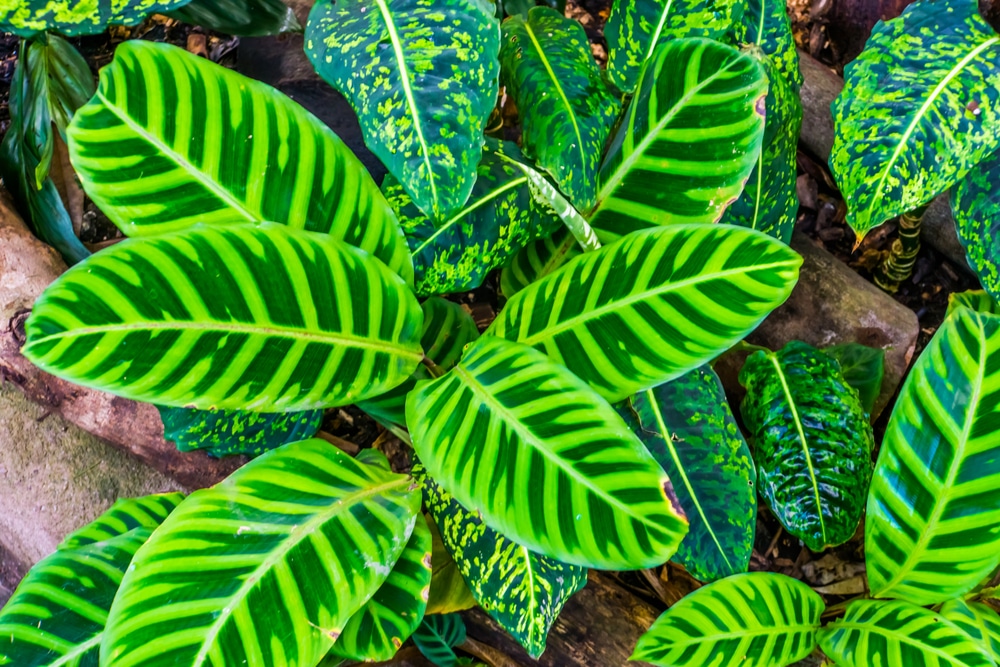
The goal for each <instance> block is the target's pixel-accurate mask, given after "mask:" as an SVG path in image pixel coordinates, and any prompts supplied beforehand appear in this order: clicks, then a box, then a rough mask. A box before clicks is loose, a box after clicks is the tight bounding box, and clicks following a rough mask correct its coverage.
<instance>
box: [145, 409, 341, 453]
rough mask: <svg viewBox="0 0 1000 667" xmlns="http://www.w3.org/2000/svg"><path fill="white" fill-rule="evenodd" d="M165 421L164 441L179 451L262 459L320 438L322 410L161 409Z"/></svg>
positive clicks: (161, 415)
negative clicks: (289, 445) (280, 449)
mask: <svg viewBox="0 0 1000 667" xmlns="http://www.w3.org/2000/svg"><path fill="white" fill-rule="evenodd" d="M157 407H158V409H159V411H160V418H161V419H162V420H163V439H164V440H169V441H171V442H173V443H174V444H175V445H176V446H177V449H178V451H182V452H190V451H194V450H196V449H204V450H205V451H207V452H208V454H209V456H215V457H223V456H231V455H233V454H244V455H246V456H251V457H253V456H260V455H261V454H263V453H264V452H267V451H270V450H272V449H275V448H277V447H280V446H281V445H284V444H287V443H289V442H297V441H299V440H305V439H306V438H311V437H313V436H314V435H316V431H318V430H319V427H320V425H321V424H322V423H323V411H322V410H306V411H304V412H248V411H246V410H194V409H192V408H170V407H166V406H163V405H161V406H157Z"/></svg>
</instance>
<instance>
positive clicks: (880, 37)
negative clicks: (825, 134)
mask: <svg viewBox="0 0 1000 667" xmlns="http://www.w3.org/2000/svg"><path fill="white" fill-rule="evenodd" d="M998 59H1000V36H998V35H997V34H996V33H995V32H994V31H993V29H992V28H991V27H990V26H989V24H987V23H986V22H985V21H984V20H983V19H982V18H981V17H980V15H979V8H978V3H977V2H976V1H975V0H918V1H917V2H914V3H913V4H912V5H910V6H909V7H907V8H906V10H905V11H904V12H903V15H902V16H900V17H899V18H897V19H893V20H891V21H886V22H882V23H879V24H878V25H876V26H875V30H874V31H873V32H872V35H871V37H870V38H869V40H868V43H867V45H866V46H865V50H864V51H863V52H862V54H861V55H860V56H859V57H858V58H857V59H856V60H855V61H854V62H852V63H850V64H849V65H847V67H846V68H845V70H844V78H845V86H844V90H843V92H842V93H841V94H840V96H839V97H838V98H837V99H836V101H835V102H834V103H833V114H834V122H835V139H834V144H833V151H832V152H831V153H830V167H831V169H832V170H833V174H834V177H835V178H836V180H837V183H838V184H839V185H840V189H841V191H842V192H843V193H844V196H845V198H846V201H847V211H848V212H847V222H848V223H849V224H850V225H851V227H852V228H853V229H854V231H855V232H856V233H857V235H858V238H859V239H860V238H862V237H864V235H865V234H867V233H868V231H869V230H870V229H872V228H874V227H877V226H879V225H880V224H882V223H883V222H885V221H886V220H888V219H889V218H892V217H895V216H897V215H900V214H902V213H905V212H907V211H909V210H911V209H914V208H916V207H917V206H919V205H921V204H924V203H926V202H928V201H930V200H931V199H932V198H933V197H934V196H935V195H937V194H938V193H940V192H943V191H944V190H946V189H947V188H949V187H951V186H952V185H953V184H955V183H957V182H958V181H959V179H961V178H962V176H963V175H965V173H966V172H968V171H969V170H970V169H971V168H972V167H973V166H974V165H975V164H976V163H978V162H980V161H981V160H982V159H983V158H985V157H986V156H987V155H989V154H990V153H992V152H993V151H995V150H996V149H997V147H998V146H1000V70H998V69H997V68H996V66H995V64H996V62H997V61H998Z"/></svg>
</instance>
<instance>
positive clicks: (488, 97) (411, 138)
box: [305, 0, 500, 220]
mask: <svg viewBox="0 0 1000 667" xmlns="http://www.w3.org/2000/svg"><path fill="white" fill-rule="evenodd" d="M305 45H306V53H307V54H308V56H309V59H310V60H311V61H312V63H313V67H315V68H316V71H317V72H318V73H319V75H320V76H321V77H323V78H324V79H325V80H326V81H328V82H329V83H330V84H331V85H333V86H334V87H335V88H336V89H337V90H339V91H340V92H341V93H343V95H344V96H345V97H346V98H347V99H348V101H349V102H350V103H351V105H352V106H353V107H354V110H355V111H356V112H357V114H358V119H359V120H360V121H361V131H362V133H363V135H364V138H365V144H366V145H367V146H368V147H369V148H370V149H371V150H372V152H373V153H375V155H376V156H378V158H379V159H380V160H382V162H383V164H385V166H386V168H387V169H388V170H389V173H391V174H392V175H393V176H395V177H396V179H397V180H398V181H399V182H400V183H401V184H402V185H403V188H404V189H405V190H406V192H407V193H408V194H409V195H410V197H412V198H413V201H414V202H416V205H417V207H418V208H419V209H420V210H421V211H423V212H424V213H425V214H426V215H428V216H429V217H431V218H433V219H434V220H444V219H445V218H446V217H448V216H450V215H452V214H453V213H454V212H455V211H457V210H458V209H460V208H461V207H462V206H463V205H464V204H465V202H466V200H467V199H468V198H469V194H470V193H471V192H472V186H473V183H474V182H475V180H476V165H477V164H478V163H479V160H480V155H481V150H482V146H483V129H484V128H485V126H486V121H487V120H488V119H489V116H490V113H491V112H492V111H493V106H494V105H495V103H496V99H497V92H498V88H499V84H498V76H499V70H500V67H499V63H498V61H497V58H498V55H499V52H500V29H499V25H498V21H497V19H496V16H495V10H494V6H493V3H491V2H488V1H487V0H447V2H433V1H432V0H336V2H334V1H332V0H320V1H319V2H317V3H316V4H315V6H314V7H313V9H312V11H311V12H310V14H309V24H308V26H307V27H306V44H305Z"/></svg>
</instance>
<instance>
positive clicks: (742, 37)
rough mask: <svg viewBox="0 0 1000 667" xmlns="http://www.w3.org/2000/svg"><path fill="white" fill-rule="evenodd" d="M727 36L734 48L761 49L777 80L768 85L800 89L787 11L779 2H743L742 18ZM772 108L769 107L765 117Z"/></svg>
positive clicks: (794, 90) (735, 21) (764, 0)
mask: <svg viewBox="0 0 1000 667" xmlns="http://www.w3.org/2000/svg"><path fill="white" fill-rule="evenodd" d="M730 36H731V38H732V40H733V41H734V42H736V43H737V44H741V45H742V44H754V45H756V46H757V48H758V49H760V53H762V54H763V55H764V56H765V57H766V58H767V60H768V61H770V62H771V64H772V65H773V67H774V68H775V69H777V72H778V76H776V77H770V76H769V77H768V78H770V79H771V82H772V83H774V82H775V81H776V80H781V81H784V82H785V83H787V84H788V85H789V87H790V88H791V90H792V92H794V93H797V92H799V88H801V87H802V72H801V70H800V69H799V54H798V53H797V52H796V50H795V37H794V35H792V25H791V21H789V19H788V7H787V5H786V4H785V3H784V2H781V1H780V0H746V2H744V3H743V15H742V16H740V17H735V16H734V20H733V24H732V28H731V30H730ZM771 110H772V107H771V106H768V108H767V113H768V116H770V114H771Z"/></svg>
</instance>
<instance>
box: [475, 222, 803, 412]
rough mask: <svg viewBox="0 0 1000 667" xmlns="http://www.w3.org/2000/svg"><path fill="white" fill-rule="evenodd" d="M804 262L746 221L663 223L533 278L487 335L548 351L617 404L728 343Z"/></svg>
mask: <svg viewBox="0 0 1000 667" xmlns="http://www.w3.org/2000/svg"><path fill="white" fill-rule="evenodd" d="M801 263H802V258H801V257H799V256H798V255H797V254H796V253H795V252H794V251H792V250H791V249H789V248H788V246H786V245H785V244H784V243H781V242H780V241H777V240H775V239H773V238H771V237H769V236H766V235H764V234H761V233H760V232H755V231H752V230H749V229H744V228H742V227H730V226H727V225H700V224H692V225H668V226H664V227H654V228H652V229H647V230H643V231H640V232H635V233H633V234H629V235H628V236H626V237H624V238H622V239H620V240H619V241H617V242H616V243H613V244H612V245H607V246H604V247H603V248H601V249H600V250H595V251H592V252H588V253H585V254H583V255H580V256H579V257H574V258H573V259H571V260H570V261H569V262H567V263H566V264H565V265H564V266H563V267H562V268H560V269H558V270H557V271H554V272H553V273H550V274H549V275H547V276H545V277H544V278H542V279H541V280H538V281H536V282H534V283H531V284H530V285H528V286H527V287H525V288H524V289H523V290H521V291H520V292H518V293H517V294H515V295H514V296H513V297H512V298H511V299H510V301H509V302H508V303H507V306H506V307H505V308H504V309H503V310H502V311H500V315H499V316H498V317H497V319H496V320H495V321H494V322H493V324H492V326H491V328H490V329H489V330H488V332H489V333H491V334H493V335H496V336H502V337H504V338H507V339H510V340H516V341H519V342H521V343H525V344H527V345H530V346H532V347H535V348H537V349H539V350H541V351H543V352H545V353H546V354H547V355H548V356H549V357H550V358H551V359H553V360H554V361H556V362H558V363H561V364H563V365H564V366H566V367H567V368H569V369H570V370H571V371H573V373H574V374H576V375H577V376H579V377H580V378H582V379H584V380H586V381H587V382H588V383H589V384H590V385H591V386H592V387H593V388H594V389H596V390H597V392H598V393H600V394H601V395H602V396H603V397H604V398H606V399H608V400H609V401H613V402H617V401H620V400H623V399H625V398H627V397H629V396H631V395H632V394H635V393H637V392H639V391H642V390H645V389H649V388H651V387H655V386H657V385H659V384H662V383H664V382H667V381H669V380H672V379H674V378H675V377H679V376H681V375H683V374H684V373H686V372H687V371H689V370H691V369H693V368H697V367H698V366H700V365H702V364H704V363H705V362H707V361H709V360H711V359H713V358H714V357H715V356H716V355H718V354H719V353H721V352H723V351H724V350H727V349H729V347H731V346H732V345H733V344H735V343H736V341H738V340H740V339H742V338H743V336H745V335H746V334H747V333H748V332H750V331H752V330H753V329H754V328H755V327H756V326H757V324H759V323H760V321H761V320H762V319H764V317H765V316H766V315H767V314H768V313H769V312H771V310H773V309H774V308H776V307H777V306H778V305H780V304H781V303H783V302H784V301H785V299H787V298H788V295H789V294H790V293H791V290H792V287H793V286H794V284H795V281H796V280H797V279H798V268H799V265H800V264H801ZM650 267H656V269H655V270H651V269H650Z"/></svg>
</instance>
